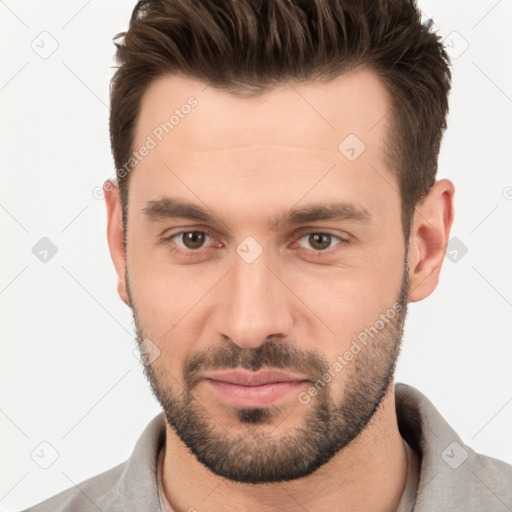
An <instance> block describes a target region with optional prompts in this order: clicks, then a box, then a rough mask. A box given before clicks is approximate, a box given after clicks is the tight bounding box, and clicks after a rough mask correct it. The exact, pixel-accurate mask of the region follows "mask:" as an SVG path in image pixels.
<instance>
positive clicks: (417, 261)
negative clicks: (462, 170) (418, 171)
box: [409, 180, 455, 302]
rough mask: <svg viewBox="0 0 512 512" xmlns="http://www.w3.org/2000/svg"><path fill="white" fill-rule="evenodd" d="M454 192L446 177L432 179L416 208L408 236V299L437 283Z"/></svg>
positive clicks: (417, 297) (413, 299)
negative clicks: (433, 181) (443, 178)
mask: <svg viewBox="0 0 512 512" xmlns="http://www.w3.org/2000/svg"><path fill="white" fill-rule="evenodd" d="M454 193H455V187H454V185H453V183H452V182H451V181H450V180H439V181H436V182H435V183H434V185H433V186H432V188H431V189H430V192H429V193H428V195H427V197H426V198H425V199H424V201H423V203H422V204H421V205H418V206H417V207H416V211H415V213H414V220H413V229H412V232H411V236H410V239H409V282H410V286H409V301H410V302H417V301H420V300H423V299H424V298H426V297H428V296H429V295H430V294H431V293H432V292H433V291H434V290H435V288H436V286H437V283H438V282H439V274H440V273H441V266H442V264H443V261H444V256H445V251H446V245H447V244H448V239H449V237H450V229H451V227H452V223H453V216H454V211H453V195H454Z"/></svg>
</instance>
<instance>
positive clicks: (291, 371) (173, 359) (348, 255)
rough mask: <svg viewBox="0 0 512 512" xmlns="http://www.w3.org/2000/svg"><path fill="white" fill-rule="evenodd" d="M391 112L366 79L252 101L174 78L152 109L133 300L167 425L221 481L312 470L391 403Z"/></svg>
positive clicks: (396, 281)
mask: <svg viewBox="0 0 512 512" xmlns="http://www.w3.org/2000/svg"><path fill="white" fill-rule="evenodd" d="M190 97H193V98H194V100H189V98H190ZM184 105H189V106H190V105H193V106H190V107H184ZM389 109H390V103H389V99H388V97H387V94H386V92H385V89H384V88H383V86H382V85H381V84H380V82H379V81H378V80H377V78H376V77H375V76H374V75H373V74H372V73H370V72H369V71H364V70H359V71H356V72H353V73H351V74H347V75H344V76H341V77H339V78H337V79H335V80H333V81H331V82H329V83H312V82H308V83H306V84H293V86H292V85H282V86H279V87H278V88H275V89H273V90H271V91H269V92H266V93H264V94H263V95H262V96H259V97H255V98H240V97H235V96H233V95H230V94H228V93H226V92H221V91H219V90H216V89H214V88H213V87H211V86H209V87H205V84H204V83H201V82H198V81H192V80H185V79H184V78H180V77H176V76H170V77H165V78H161V79H158V80H157V81H155V82H154V83H153V84H152V86H151V87H150V88H149V90H148V91H147V93H146V94H145V96H144V98H143V102H142V105H141V113H140V118H139V120H138V124H137V130H136V140H135V146H134V147H135V149H137V148H140V147H141V146H143V145H146V146H147V147H149V148H150V149H149V151H143V152H144V153H147V154H146V156H144V158H142V159H141V161H140V162H139V163H138V165H137V166H136V168H135V169H134V170H133V171H132V175H131V177H130V180H131V181H130V185H129V196H128V227H127V233H126V239H127V252H126V263H127V270H126V280H127V283H126V284H127V292H128V296H129V299H130V305H131V306H132V308H133V313H134V320H135V324H136V329H137V337H138V341H139V342H140V343H142V342H143V340H145V341H144V342H143V345H142V346H141V347H142V348H143V349H144V350H148V349H149V352H150V354H151V353H153V354H156V355H158V354H159V355H158V357H156V359H154V360H153V361H152V362H151V364H149V365H147V366H146V367H145V369H146V374H147V376H148V378H149V380H150V383H151V386H152V388H153V391H154V393H155V395H156V397H157V398H158V400H159V401H160V403H161V404H162V407H163V409H164V412H165V415H166V418H167V420H168V422H169V424H170V425H171V426H172V427H173V428H174V430H175V431H176V433H177V435H178V436H179V437H180V438H181V440H182V441H183V442H184V443H185V444H186V445H187V446H188V448H189V449H190V450H191V451H192V452H193V453H194V454H195V455H196V457H197V459H198V460H199V461H200V462H202V463H203V464H204V465H206V466H207V467H208V468H209V469H210V470H212V471H213V472H214V473H216V474H218V475H221V476H224V477H226V478H230V479H232V480H237V481H243V482H252V483H258V482H271V481H279V480H289V479H293V478H298V477H300V476H304V475H307V474H310V473H311V472H313V471H314V470H316V469H317V468H318V467H320V466H321V465H322V464H324V463H325V462H327V461H328V460H329V459H330V458H331V457H332V456H333V455H334V454H335V453H337V452H338V451H339V450H340V449H342V448H343V447H344V446H346V445H347V444H348V443H350V442H351V441H352V440H353V439H354V438H355V437H357V435H358V434H359V433H360V432H361V431H362V430H363V429H364V427H365V426H366V425H367V423H368V421H369V420H370V418H371V417H372V415H373V414H374V412H375V411H376V409H377V407H378V405H379V404H380V402H381V401H382V399H383V396H384V395H385V393H386V391H388V390H389V384H390V382H391V381H392V376H393V371H394V364H395V361H396V357H397V355H398V350H399V345H400V340H401V336H402V329H403V323H404V320H405V316H406V308H407V292H408V280H407V265H406V264H405V261H406V247H405V241H404V239H403V234H402V227H401V219H400V196H399V193H398V190H399V186H398V182H397V179H396V177H395V176H394V174H393V173H392V172H391V170H390V169H388V168H387V167H386V164H385V157H384V151H385V148H384V140H385V136H386V133H387V129H388V125H387V121H388V119H389V118H388V117H387V116H386V115H387V114H388V112H389ZM176 110H177V112H176ZM173 114H175V118H173V120H172V127H171V128H170V127H169V125H166V129H163V128H162V126H163V125H161V123H165V122H166V121H168V120H169V118H170V116H171V115H173ZM159 127H160V129H158V128H159ZM166 130H167V131H168V132H169V133H167V134H166ZM148 136H149V137H150V139H151V140H152V141H153V142H154V144H153V143H152V142H150V139H148ZM160 139H161V140H160ZM340 143H341V145H340ZM363 144H364V146H363ZM166 198H167V199H168V200H167V201H165V200H166ZM178 203H180V204H182V203H187V204H190V205H192V206H194V207H195V208H197V209H201V210H204V211H205V212H206V213H207V214H209V215H210V217H211V218H204V217H200V216H196V217H193V216H192V214H190V216H188V214H187V212H184V211H183V210H182V211H181V212H180V214H179V215H180V216H177V217H176V216H172V215H171V214H172V213H173V211H175V210H174V208H175V206H176V205H178ZM335 203H336V204H337V205H338V204H341V203H343V204H344V205H345V206H344V207H337V208H336V207H333V208H328V205H334V204H335ZM317 208H319V210H315V209H317ZM308 210H311V211H309V213H311V215H309V216H308V215H306V214H307V212H308ZM313 210H315V211H313ZM188 212H189V213H190V212H191V209H189V210H188ZM322 212H323V213H334V214H336V215H333V216H331V217H332V218H331V217H329V216H328V215H323V216H322V215H321V213H322ZM291 214H293V215H291ZM155 347H156V348H155ZM158 351H159V352H158ZM152 359H153V358H152V357H151V355H150V361H151V360H152Z"/></svg>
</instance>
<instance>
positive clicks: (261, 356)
mask: <svg viewBox="0 0 512 512" xmlns="http://www.w3.org/2000/svg"><path fill="white" fill-rule="evenodd" d="M126 278H127V280H126V282H127V288H128V295H129V298H130V305H131V307H132V310H133V314H134V321H135V327H136V332H137V340H138V342H139V344H140V343H141V342H142V340H143V339H144V336H143V334H142V333H143V328H142V326H141V323H140V320H139V317H138V315H137V312H136V309H135V307H134V305H133V304H134V302H133V300H132V297H131V293H130V287H129V283H128V275H126ZM408 292H409V280H408V268H407V250H406V251H405V263H404V272H403V277H402V284H401V289H400V292H399V294H398V297H397V300H396V302H395V304H396V303H398V304H400V306H401V308H400V309H399V310H398V311H397V312H396V314H395V315H394V316H393V317H392V318H390V319H389V322H388V323H386V324H385V326H384V327H383V328H382V329H381V330H380V332H378V333H377V334H376V335H375V336H371V338H370V339H369V340H368V342H367V343H365V345H364V347H361V350H360V352H359V353H357V354H356V355H354V357H353V358H352V360H351V361H350V362H348V363H346V366H345V367H344V368H343V369H342V372H343V373H344V374H345V379H342V378H340V377H337V376H334V377H332V380H330V379H329V380H330V382H328V384H326V385H325V387H322V388H319V387H318V386H316V387H317V389H318V392H317V393H316V395H315V396H314V397H313V398H311V400H310V401H309V403H308V404H307V405H305V404H304V403H303V402H300V401H299V400H298V401H297V405H296V406H292V405H288V407H304V410H305V413H304V417H303V419H302V421H301V422H300V424H299V425H297V426H295V427H292V428H289V429H287V430H286V431H285V432H284V433H283V434H282V435H276V433H275V432H274V431H275V429H276V428H277V426H278V425H277V426H276V427H275V428H274V429H271V428H269V427H272V426H273V422H275V421H277V420H278V419H279V417H282V416H283V415H285V412H284V411H283V410H282V409H281V408H280V407H278V406H270V407H264V408H234V409H232V414H234V416H235V418H236V421H237V422H238V424H239V425H240V424H242V425H243V427H244V428H243V431H242V432H240V433H237V432H234V431H233V429H231V430H229V429H228V428H226V427H224V426H223V425H222V424H221V423H220V422H219V421H216V419H215V418H214V416H213V415H212V414H211V413H210V412H209V411H208V409H207V406H208V404H205V405H206V406H205V405H203V404H202V403H201V402H200V399H199V397H197V396H195V393H194V392H195V390H196V386H197V384H198V383H199V382H200V381H201V377H200V376H201V374H202V373H203V372H204V371H212V370H221V369H222V370H225V369H237V368H238V369H240V368H243V369H246V370H250V371H257V370H259V369H261V368H265V369H273V368H279V369H285V370H287V371H290V372H296V373H298V374H302V375H307V376H308V380H310V382H311V383H312V384H311V385H313V383H315V382H316V383H318V380H319V379H322V376H323V375H325V374H328V371H329V368H332V366H333V365H332V363H333V362H331V364H329V362H328V361H327V360H326V359H325V357H324V356H323V355H322V354H321V353H319V352H317V351H305V350H299V349H298V348H296V346H295V345H294V344H293V343H284V342H281V341H279V342H276V341H274V340H272V339H270V340H269V341H266V342H265V343H263V344H262V345H260V346H259V347H257V348H256V349H252V348H241V347H239V346H238V345H236V344H235V343H233V342H231V341H229V342H226V343H225V344H223V345H222V346H220V347H212V348H210V349H207V350H205V351H200V352H194V353H192V354H190V355H189V356H188V357H187V358H186V359H185V361H184V362H183V364H182V367H181V379H182V380H181V383H183V384H181V383H180V382H178V381H177V379H175V378H174V377H173V376H172V375H171V374H170V373H169V371H168V370H167V369H166V368H165V367H164V366H163V365H161V364H157V363H159V361H158V360H156V361H155V362H153V364H150V365H146V366H144V372H145V375H146V377H147V379H148V381H149V383H150V385H151V389H152V392H153V394H154V396H155V397H156V399H157V400H158V402H159V403H160V404H161V406H162V409H163V412H164V415H165V418H166V420H167V423H168V424H169V425H170V426H171V427H172V428H173V429H174V431H175V432H176V434H177V436H178V437H179V438H180V439H181V441H182V442H183V443H184V444H185V445H186V446H187V447H188V449H189V450H190V452H191V453H192V454H193V455H194V456H195V457H196V459H197V460H198V461H199V462H200V463H202V464H203V465H204V466H206V468H208V469H209V470H210V471H212V472H213V473H215V474H216V475H218V476H221V477H223V478H227V479H229V480H232V481H235V482H243V483H250V484H263V483H272V482H283V481H288V480H294V479H297V478H300V477H304V476H307V475H310V474H312V473H313V472H314V471H316V470H317V469H318V468H320V467H321V466H322V465H324V464H325V463H327V462H328V461H329V460H330V459H331V458H332V457H333V456H334V455H336V454H337V453H338V452H339V451H340V450H342V449H343V448H344V447H346V446H347V445H348V444H349V443H351V442H352V441H353V440H354V439H355V438H356V437H357V436H358V435H359V434H360V433H361V432H362V431H363V430H364V429H365V427H366V426H367V425H368V424H369V422H370V420H371V419H372V417H373V415H374V414H375V412H376V411H377V409H378V407H379V405H380V404H381V402H382V400H383V398H384V397H385V396H386V393H387V391H388V390H389V388H390V385H391V383H392V381H393V376H394V372H395V367H396V361H397V359H398V355H399V352H400V346H401V340H402V335H403V326H404V323H405V317H406V314H407V304H408ZM390 309H391V308H390ZM397 309H398V308H397ZM393 311H395V309H393ZM377 318H378V313H377V315H376V320H377ZM375 325H377V323H376V324H375ZM365 327H369V326H365ZM365 327H363V329H361V331H360V332H363V331H364V330H365ZM160 346H161V345H160ZM331 375H332V370H331ZM338 380H339V381H340V382H344V384H343V385H341V384H340V383H338V384H337V382H338ZM337 385H338V387H339V388H340V389H338V391H340V390H341V391H342V393H341V398H340V399H339V400H338V401H335V400H334V399H333V397H332V395H333V393H332V390H333V387H335V386H337ZM310 389H311V388H310ZM281 421H283V420H281ZM237 430H238V429H237Z"/></svg>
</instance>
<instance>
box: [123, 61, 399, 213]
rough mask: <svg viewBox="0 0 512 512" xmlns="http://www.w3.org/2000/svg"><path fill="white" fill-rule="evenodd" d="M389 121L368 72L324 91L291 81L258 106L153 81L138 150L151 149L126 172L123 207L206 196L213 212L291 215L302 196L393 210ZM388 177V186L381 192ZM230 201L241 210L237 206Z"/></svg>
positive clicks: (199, 86)
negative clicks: (280, 210)
mask: <svg viewBox="0 0 512 512" xmlns="http://www.w3.org/2000/svg"><path fill="white" fill-rule="evenodd" d="M389 113H390V101H389V98H388V94H387V91H386V90H385V88H384V87H383V85H382V84H381V82H380V81H379V79H378V78H377V76H376V75H375V74H374V73H373V72H371V71H369V70H367V69H359V70H355V71H352V72H350V73H347V74H344V75H341V76H340V77H337V78H335V79H333V80H331V81H329V82H325V81H324V82H321V81H316V82H302V83H298V82H287V83H283V84H280V85H279V86H276V87H274V88H272V89H270V90H268V91H266V92H264V93H263V94H261V95H258V96H255V97H239V96H236V95H233V94H230V93H229V92H226V91H222V90H219V89H217V88H215V87H213V86H211V85H206V84H205V83H204V82H201V81H198V80H192V79H188V78H184V77H181V76H176V75H169V76H165V77H162V78H159V79H157V80H155V81H154V82H153V83H152V84H151V85H150V87H149V88H148V90H147V91H146V93H145V94H144V96H143V98H142V102H141V108H140V114H139V118H138V121H137V125H136V136H135V144H134V148H135V149H136V150H137V148H141V147H143V146H144V145H148V144H147V142H148V140H149V139H151V141H152V143H151V150H150V151H145V156H144V157H143V158H142V159H140V160H139V163H138V164H137V165H136V167H135V169H134V170H133V171H132V176H131V178H130V180H131V181H130V187H129V201H128V203H129V204H128V205H129V208H130V207H131V206H130V203H131V204H132V205H133V204H135V205H136V206H137V209H138V210H139V211H142V210H143V208H144V207H145V206H146V204H145V203H146V202H147V201H151V200H155V199H157V198H158V197H161V196H164V195H173V196H175V197H176V196H180V197H182V198H184V197H185V196H186V197H187V198H188V199H192V200H194V201H195V202H196V203H200V202H201V201H200V199H201V197H208V201H209V204H208V205H207V206H208V207H210V208H212V209H213V210H216V209H219V210H220V209H224V210H228V209H229V208H233V212H234V211H235V206H236V207H238V208H240V207H247V211H248V210H249V207H251V206H254V209H255V211H256V209H257V208H258V207H259V215H261V208H262V207H265V206H272V205H275V204H280V203H281V204H282V203H285V207H286V205H287V204H288V202H289V203H290V205H289V206H291V205H293V204H295V203H296V202H297V201H300V200H301V197H305V195H306V193H307V195H308V198H310V199H311V200H312V201H313V200H315V196H317V197H316V199H317V200H318V199H320V200H322V199H325V198H326V196H327V195H329V196H330V197H329V200H331V199H334V198H335V196H336V198H337V196H338V195H341V196H345V197H341V199H344V200H349V199H354V198H355V199H356V200H358V202H359V203H360V204H361V205H363V206H365V204H366V205H367V206H369V208H367V209H368V210H369V209H371V208H378V207H379V206H381V207H382V208H389V197H388V198H386V193H387V194H391V195H393V194H394V195H395V196H396V190H397V189H398V187H397V186H396V182H394V180H395V176H394V173H391V172H390V171H389V169H387V167H386V161H387V160H386V158H385V149H386V148H385V142H386V134H387V132H388V121H389V118H390V117H391V116H390V115H388V114H389ZM332 170H334V171H333V172H330V171H332ZM386 173H387V176H385V180H386V181H387V182H388V185H387V187H388V188H389V184H390V183H391V185H392V187H391V189H390V190H386V191H384V192H385V193H382V192H381V191H382V189H383V187H386V185H385V181H384V180H383V179H382V176H383V174H386ZM215 191H217V192H218V193H219V197H220V198H222V199H219V197H217V196H215V194H214V192H215ZM337 191H339V194H338V193H337ZM176 192H178V194H177V193H176ZM283 194H284V195H286V196H287V197H283ZM235 195H236V196H238V197H239V198H240V197H243V198H244V201H243V202H242V203H241V202H240V200H238V202H237V203H236V205H235V200H234V196H235ZM228 198H231V199H230V200H229V201H228ZM263 198H265V199H266V204H265V203H264V201H263ZM285 199H286V200H285ZM393 199H394V201H395V202H396V200H397V199H398V198H397V197H395V198H393ZM386 200H387V201H388V202H387V203H386ZM251 201H253V202H254V204H253V205H251ZM316 202H318V201H316ZM203 206H204V205H203ZM229 213H232V212H229Z"/></svg>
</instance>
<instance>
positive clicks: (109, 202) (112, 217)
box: [103, 179, 130, 306]
mask: <svg viewBox="0 0 512 512" xmlns="http://www.w3.org/2000/svg"><path fill="white" fill-rule="evenodd" d="M103 191H104V193H105V203H106V206H107V238H108V247H109V250H110V257H111V258H112V262H113V263H114V267H115V269H116V273H117V293H118V294H119V297H121V300H122V301H123V302H124V303H125V304H126V305H127V306H130V300H129V298H128V293H127V291H126V260H125V251H126V248H125V246H124V242H123V240H124V233H123V215H122V208H121V198H120V195H119V186H118V183H117V181H116V180H114V179H108V180H106V181H105V183H103Z"/></svg>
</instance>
